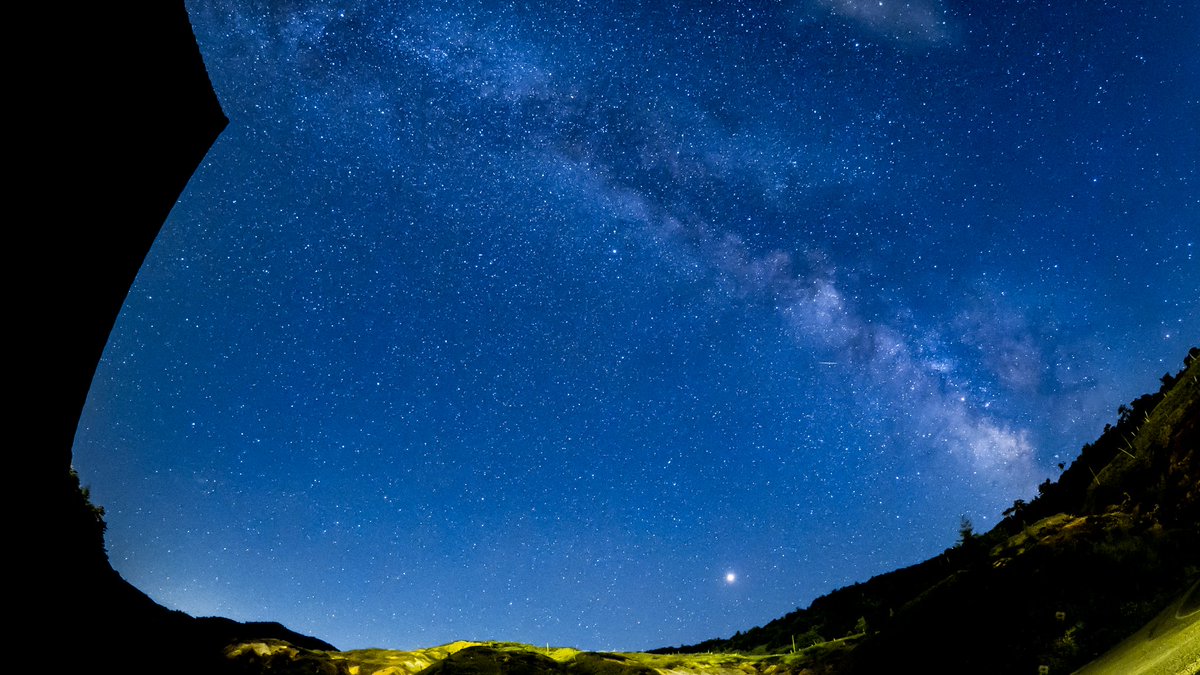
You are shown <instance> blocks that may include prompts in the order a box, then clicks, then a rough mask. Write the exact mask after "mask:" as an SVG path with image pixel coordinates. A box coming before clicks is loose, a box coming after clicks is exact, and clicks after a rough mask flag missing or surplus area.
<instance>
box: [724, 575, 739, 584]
mask: <svg viewBox="0 0 1200 675" xmlns="http://www.w3.org/2000/svg"><path fill="white" fill-rule="evenodd" d="M735 581H737V575H736V574H734V573H733V572H726V573H725V583H727V584H732V583H733V582H735Z"/></svg>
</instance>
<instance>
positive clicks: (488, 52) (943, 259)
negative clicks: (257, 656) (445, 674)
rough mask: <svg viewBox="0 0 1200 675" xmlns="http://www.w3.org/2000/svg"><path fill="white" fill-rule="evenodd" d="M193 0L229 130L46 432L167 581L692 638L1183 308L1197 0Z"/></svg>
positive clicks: (1122, 391)
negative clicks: (76, 423) (59, 424)
mask: <svg viewBox="0 0 1200 675" xmlns="http://www.w3.org/2000/svg"><path fill="white" fill-rule="evenodd" d="M188 4H189V7H188V8H189V12H190V14H191V16H192V21H193V24H194V26H195V30H196V34H197V38H198V41H199V44H200V47H201V51H202V52H203V54H204V56H205V60H206V63H207V66H208V69H209V72H210V76H211V78H212V81H213V85H214V88H215V89H216V91H217V93H218V96H219V97H220V99H221V103H222V106H223V107H224V109H225V111H226V113H227V115H228V116H229V118H230V120H231V124H230V126H229V127H228V129H227V130H226V131H225V132H224V133H223V135H222V136H221V138H220V139H219V140H218V141H217V143H216V145H215V146H214V147H213V149H212V151H211V152H210V153H209V155H208V157H207V159H206V160H205V162H204V164H203V165H202V166H201V168H200V169H199V170H198V171H197V173H196V175H195V177H194V178H193V180H192V182H191V184H190V185H189V187H188V189H187V191H186V192H185V194H184V196H183V198H182V199H181V201H180V203H179V204H178V205H177V206H176V208H175V210H174V211H173V213H172V214H171V216H170V218H169V219H168V221H167V223H166V225H165V226H164V228H163V231H162V234H161V235H160V237H159V239H158V241H157V242H156V243H155V245H154V248H153V250H152V251H151V254H150V256H149V258H148V260H147V262H146V265H145V267H144V268H143V269H142V271H141V274H140V276H139V278H138V280H137V282H136V283H135V285H134V287H133V289H132V291H131V294H130V297H129V299H128V301H127V302H126V305H125V308H124V310H123V312H122V314H121V317H120V319H119V321H118V324H117V326H116V329H115V330H114V333H113V335H112V337H111V340H110V343H109V346H108V349H107V351H106V352H105V355H104V359H103V361H102V362H101V365H100V369H99V372H98V373H97V376H96V379H95V382H94V384H93V388H92V392H91V395H90V398H89V401H88V406H87V409H86V411H85V414H84V418H83V420H82V423H81V428H80V432H79V434H78V437H77V440H76V444H75V464H76V466H77V468H78V469H79V471H80V473H81V475H82V478H83V480H84V482H85V483H90V484H91V486H92V494H93V497H94V498H95V500H96V501H97V502H99V503H100V504H102V505H103V506H104V507H105V508H106V509H107V512H108V520H109V523H110V527H109V535H108V548H109V551H110V557H111V558H112V560H113V564H114V566H115V567H116V568H117V569H118V570H119V571H120V572H121V573H122V574H123V575H124V576H125V577H126V578H128V579H130V580H131V581H132V582H133V583H135V584H136V585H137V586H139V587H140V588H142V589H143V590H145V591H146V592H148V593H149V594H150V595H151V596H152V597H154V598H155V599H157V600H159V601H160V602H162V603H164V604H166V605H168V606H171V607H176V608H179V609H183V610H186V611H188V612H190V613H193V614H197V615H211V614H218V615H224V616H230V617H233V618H237V619H253V620H275V621H281V622H283V623H285V624H286V625H288V626H289V627H291V628H293V629H296V630H299V631H302V632H306V633H310V634H314V635H317V636H319V637H322V638H324V639H327V640H329V641H330V642H332V643H334V644H335V645H337V646H338V647H341V648H344V649H346V648H356V647H368V646H383V647H393V648H407V647H418V646H429V645H433V644H439V643H444V642H449V641H452V640H456V639H500V640H518V641H525V642H530V643H535V644H546V643H551V644H562V645H573V646H577V647H583V648H592V649H597V648H622V649H643V648H650V647H656V646H664V645H668V644H680V643H688V642H697V641H699V640H702V639H706V638H710V637H716V636H728V635H731V634H732V633H733V632H734V631H736V630H744V629H746V628H749V627H752V626H754V625H759V624H762V623H765V622H766V621H768V620H770V619H772V618H775V617H777V616H780V615H782V614H784V613H786V612H788V611H790V610H792V609H795V608H796V607H799V606H805V605H807V604H808V602H810V601H811V600H812V599H813V598H814V597H816V596H818V595H820V594H822V593H825V592H828V591H830V590H832V589H833V588H835V587H838V586H841V585H844V584H847V583H852V582H855V581H861V580H865V579H866V578H868V577H870V576H871V575H874V574H878V573H880V572H884V571H887V570H889V569H893V568H895V567H897V566H901V565H907V564H911V563H913V562H917V561H919V560H921V559H923V558H925V557H928V556H930V555H933V554H936V553H938V552H940V551H941V550H943V549H944V548H945V547H947V546H949V545H952V544H953V543H954V540H955V538H956V537H957V535H958V525H959V521H960V518H961V517H963V516H966V517H968V518H970V519H971V520H973V521H974V522H975V524H976V527H977V528H980V527H987V526H989V525H990V524H991V523H993V522H995V520H996V518H997V516H998V514H999V513H1000V511H1002V510H1003V509H1004V508H1005V507H1006V506H1008V505H1009V504H1011V503H1012V501H1013V500H1014V499H1018V498H1023V499H1028V498H1030V497H1031V496H1033V495H1034V494H1036V485H1037V484H1038V483H1040V482H1041V481H1043V480H1045V479H1046V478H1048V477H1053V476H1055V475H1057V473H1058V471H1059V469H1058V466H1057V465H1058V464H1059V463H1060V462H1069V461H1070V460H1071V459H1072V458H1073V457H1074V456H1075V454H1076V453H1077V452H1078V449H1079V447H1080V445H1081V444H1082V443H1084V442H1086V441H1089V440H1092V439H1094V438H1095V436H1096V435H1097V434H1098V432H1099V431H1100V430H1101V429H1102V428H1103V426H1104V424H1105V423H1107V422H1111V421H1112V420H1113V418H1114V417H1115V410H1116V406H1117V405H1118V404H1120V403H1123V402H1126V401H1128V400H1130V399H1132V398H1134V397H1135V396H1137V395H1140V394H1141V393H1144V392H1146V391H1149V390H1151V389H1154V388H1156V386H1157V378H1158V377H1159V376H1160V375H1162V374H1163V373H1164V372H1167V371H1172V372H1173V371H1175V370H1176V369H1177V367H1178V365H1179V363H1180V362H1181V359H1182V357H1183V355H1184V354H1185V353H1186V351H1187V348H1188V347H1189V346H1191V345H1193V344H1195V343H1196V341H1197V339H1200V265H1198V264H1197V243H1198V240H1200V172H1198V166H1197V163H1198V160H1197V158H1198V157H1200V129H1198V120H1200V63H1198V58H1200V57H1198V56H1197V53H1198V51H1200V50H1196V49H1195V47H1196V39H1195V36H1196V35H1197V34H1200V17H1198V10H1197V8H1196V7H1195V6H1194V4H1193V3H1189V2H1182V1H1180V2H1153V3H1141V4H1139V5H1137V6H1132V5H1129V3H1114V4H1109V3H1100V2H1082V1H1080V2H1048V3H1035V2H1011V1H1010V2H998V3H987V5H988V6H987V7H978V6H974V5H972V4H970V3H958V2H949V1H947V2H942V1H937V0H926V1H922V2H905V3H899V2H892V1H891V0H885V1H884V2H859V1H858V0H811V1H807V2H806V1H803V0H800V1H797V2H784V3H745V2H732V3H731V2H712V3H688V4H678V5H676V4H666V3H648V4H633V3H600V2H590V1H581V2H576V3H554V2H546V3H539V2H532V1H531V2H522V3H512V2H509V3H497V2H465V3H464V2H418V3H399V4H398V5H399V7H397V6H395V5H394V4H393V3H378V4H376V3H347V4H345V5H337V4H334V3H324V2H306V1H304V0H296V1H294V2H281V3H276V2H264V3H249V4H246V3H233V2H229V3H224V2H199V1H197V2H189V3H188Z"/></svg>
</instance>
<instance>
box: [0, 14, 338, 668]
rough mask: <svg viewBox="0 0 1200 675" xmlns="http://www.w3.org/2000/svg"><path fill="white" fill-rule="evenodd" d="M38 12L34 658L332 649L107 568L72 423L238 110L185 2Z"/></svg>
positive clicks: (212, 657)
mask: <svg viewBox="0 0 1200 675" xmlns="http://www.w3.org/2000/svg"><path fill="white" fill-rule="evenodd" d="M41 11H43V12H44V15H43V16H39V17H34V18H33V20H31V21H30V22H28V23H20V24H19V25H20V27H21V28H23V29H28V30H30V31H32V32H33V40H31V41H30V42H31V43H35V42H36V43H37V47H36V48H31V50H30V51H32V52H34V53H32V54H22V56H23V57H27V61H25V62H23V63H34V64H37V65H36V66H35V68H34V69H33V70H32V71H31V72H30V73H28V74H27V75H26V80H25V81H23V82H21V83H20V86H23V87H25V88H26V90H25V91H22V92H19V93H22V94H25V96H22V97H18V98H19V99H20V100H22V101H34V102H35V104H34V106H33V108H34V110H35V111H36V112H35V114H34V115H33V117H34V118H35V119H32V120H30V122H31V124H30V128H20V129H17V132H18V135H20V136H22V137H23V140H22V139H19V140H22V142H23V143H24V144H25V147H24V148H23V151H24V152H25V153H26V158H25V159H26V161H25V162H24V166H23V167H22V168H24V169H25V172H26V174H27V178H31V179H32V183H33V185H32V189H31V190H23V191H21V192H23V194H20V195H17V196H18V198H19V199H22V200H26V201H27V202H28V207H29V208H27V209H26V212H27V213H29V214H32V218H30V219H29V222H27V223H23V226H22V227H19V228H18V229H20V230H21V231H22V234H23V235H24V236H25V238H26V241H22V243H23V244H25V246H24V247H23V248H21V249H20V250H21V251H22V252H23V253H25V254H27V255H28V259H27V260H25V261H23V262H25V263H26V264H28V265H29V269H28V270H27V271H24V272H21V273H20V274H19V276H23V277H24V278H23V279H19V280H18V283H19V286H18V295H19V296H21V299H22V300H23V301H24V302H23V304H22V305H21V306H20V307H19V308H18V310H17V311H18V315H17V316H16V317H15V320H13V322H12V323H13V325H14V326H16V327H17V328H18V329H19V330H21V331H22V332H23V335H24V336H27V337H28V338H29V341H30V343H31V344H30V347H31V348H30V351H29V353H28V354H26V355H23V359H24V360H26V361H27V362H26V363H25V364H22V365H26V366H27V367H30V370H31V373H30V374H31V377H30V378H29V383H28V386H27V388H26V390H25V391H23V392H20V393H21V394H22V395H23V396H24V397H25V398H26V399H27V403H29V404H31V406H30V407H31V408H32V410H31V414H29V415H24V416H22V417H21V419H19V420H17V422H18V425H23V426H24V430H23V433H21V432H19V437H23V441H24V443H26V444H28V447H30V448H32V452H25V450H24V448H23V447H22V448H14V450H18V449H19V450H20V451H21V454H22V455H23V457H22V459H25V458H26V457H28V458H29V463H30V465H29V466H22V467H20V468H21V471H19V472H18V473H16V474H15V476H14V477H18V478H19V481H20V483H21V486H20V487H21V488H22V490H21V491H20V492H18V494H22V492H23V493H24V503H23V504H21V506H22V507H26V508H23V509H22V512H25V513H30V514H31V515H32V517H31V518H18V519H17V520H18V521H20V522H19V524H18V529H19V532H18V537H17V538H16V539H15V540H10V546H11V548H9V550H10V551H12V553H14V554H15V555H14V557H15V558H16V559H17V561H16V562H17V565H18V569H19V570H20V571H19V572H18V574H19V575H20V577H19V578H18V582H19V583H18V584H17V586H18V588H17V593H16V595H17V598H18V604H17V614H18V615H19V616H20V617H21V624H22V625H23V626H24V627H25V628H26V629H27V631H28V633H29V634H30V636H31V637H32V639H33V641H34V644H35V646H36V647H40V648H41V649H37V650H34V651H35V653H36V654H38V657H37V658H40V659H44V660H45V662H47V663H49V662H53V663H55V664H63V663H69V664H72V666H97V665H99V666H103V665H110V666H113V667H114V668H115V669H116V670H111V671H109V672H143V671H144V672H149V671H162V670H164V669H166V670H170V671H173V672H175V671H181V672H210V673H211V672H224V671H225V670H227V669H228V665H227V664H226V662H225V661H224V660H223V659H222V656H221V648H222V647H223V646H224V645H225V644H227V643H228V642H229V641H232V640H238V639H250V638H266V637H271V638H279V639H283V640H287V641H289V642H292V643H294V644H297V645H301V646H306V647H309V648H312V649H332V647H331V646H330V645H328V644H326V643H324V642H321V641H320V640H315V639H313V638H308V637H305V636H302V635H299V634H297V633H294V632H292V631H289V630H287V629H286V628H284V627H283V626H280V625H279V624H274V623H263V624H255V623H247V624H242V623H237V622H234V621H231V620H229V619H218V618H209V619H194V618H192V617H190V616H188V615H186V614H183V613H181V612H174V611H170V610H167V609H165V608H163V607H162V606H160V605H158V604H156V603H155V602H154V601H152V600H151V599H150V598H148V597H147V596H146V595H145V594H143V593H142V592H140V591H138V590H137V589H136V588H134V587H133V586H131V585H130V584H128V583H127V582H126V581H125V580H124V579H122V578H121V577H120V575H119V574H117V573H116V572H115V571H114V570H113V569H112V567H111V566H110V565H109V563H108V559H107V555H106V553H105V550H104V544H103V522H102V520H101V519H100V518H99V517H98V512H97V510H96V509H95V508H93V507H92V506H91V505H90V504H89V503H88V502H87V499H86V497H85V495H84V494H83V493H82V492H81V490H80V489H79V484H78V479H77V478H76V476H75V475H74V473H73V472H72V471H71V446H72V443H73V440H74V435H75V430H76V426H77V424H78V421H79V416H80V413H81V411H82V409H83V404H84V400H85V398H86V396H87V391H88V387H89V386H90V384H91V380H92V377H93V375H94V373H95V369H96V366H97V364H98V362H99V359H100V356H101V353H102V351H103V349H104V346H105V343H106V341H107V339H108V335H109V332H110V331H111V329H112V327H113V324H114V322H115V320H116V317H117V314H118V312H119V311H120V308H121V304H122V302H123V301H124V299H125V296H126V294H127V292H128V290H129V287H130V285H131V283H132V282H133V279H134V277H135V276H136V274H137V271H138V268H139V267H140V265H141V263H142V261H143V259H144V258H145V256H146V253H147V252H148V250H149V248H150V245H151V243H152V242H153V241H154V238H155V236H156V235H157V233H158V231H159V229H160V227H161V226H162V223H163V221H164V220H165V218H166V216H167V214H168V213H169V211H170V209H171V207H172V206H173V205H174V203H175V201H176V199H177V198H178V196H179V194H180V192H181V191H182V190H183V188H184V185H185V184H186V183H187V181H188V179H189V178H190V176H191V175H192V172H193V171H194V170H195V168H196V166H197V165H198V164H199V163H200V161H201V159H202V158H203V157H204V155H205V153H206V152H207V151H208V149H209V147H210V146H211V145H212V143H213V142H214V141H215V139H216V138H217V135H218V134H219V133H220V132H221V130H222V129H224V127H225V125H226V124H227V120H226V118H225V116H224V114H223V113H222V111H221V107H220V104H219V103H218V101H217V98H216V95H215V94H214V92H213V90H212V86H211V84H210V83H209V80H208V75H207V73H206V71H205V69H204V64H203V61H202V60H201V57H200V52H199V49H198V47H197V45H196V40H195V37H194V36H193V34H192V30H191V24H190V23H189V21H188V17H187V12H186V10H185V9H184V6H183V3H182V2H153V3H132V4H121V3H117V4H115V5H114V4H106V3H92V4H88V3H83V4H82V5H79V6H75V5H72V6H69V7H59V6H57V5H51V6H49V7H47V8H45V9H44V10H41ZM16 27H17V24H14V28H16ZM39 38H40V40H39ZM38 50H46V51H50V50H53V51H54V52H55V54H54V58H53V59H49V58H47V57H46V55H45V54H39V53H37V51H38ZM49 63H53V64H59V65H53V66H48V65H46V64H49ZM167 664H169V665H167ZM104 670H105V669H104V668H101V672H103V671H104Z"/></svg>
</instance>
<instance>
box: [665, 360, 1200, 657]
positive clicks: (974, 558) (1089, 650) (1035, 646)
mask: <svg viewBox="0 0 1200 675" xmlns="http://www.w3.org/2000/svg"><path fill="white" fill-rule="evenodd" d="M1198 376H1200V349H1196V348H1192V349H1191V351H1190V352H1189V353H1188V355H1187V358H1186V359H1185V361H1184V369H1183V370H1181V371H1180V372H1179V373H1178V374H1176V375H1171V374H1166V375H1164V376H1163V377H1162V386H1161V388H1160V389H1159V390H1158V391H1157V392H1156V393H1153V394H1146V395H1145V396H1141V397H1139V398H1137V399H1135V400H1134V401H1132V402H1130V403H1129V405H1123V406H1121V407H1120V408H1119V409H1118V419H1117V421H1116V424H1113V425H1108V426H1106V427H1105V429H1104V432H1103V433H1102V434H1101V436H1100V438H1098V439H1097V440H1096V441H1095V442H1094V443H1090V444H1088V445H1085V446H1084V447H1083V449H1082V451H1081V453H1080V455H1079V458H1078V459H1076V460H1075V461H1074V462H1073V463H1072V464H1071V466H1070V467H1067V468H1065V470H1064V471H1063V473H1062V475H1061V476H1059V479H1058V481H1057V482H1051V481H1049V480H1047V481H1046V482H1045V483H1043V484H1042V485H1041V486H1040V487H1039V494H1038V496H1037V497H1036V498H1035V499H1033V500H1032V501H1030V502H1029V503H1025V502H1024V501H1023V500H1017V501H1016V502H1015V503H1014V504H1013V506H1012V508H1010V509H1008V510H1007V511H1005V513H1004V515H1005V518H1004V520H1002V521H1001V522H1000V523H998V524H997V525H996V526H995V527H994V528H993V529H992V530H991V531H990V532H987V533H986V534H982V535H978V534H975V533H974V532H972V531H971V530H970V528H969V526H967V525H966V524H965V523H964V529H963V531H962V538H961V540H960V541H959V543H958V544H957V545H956V546H954V547H953V548H950V549H947V550H946V551H944V552H943V553H941V554H940V555H938V556H935V557H933V558H931V559H929V560H926V561H924V562H921V563H918V564H916V565H913V566H911V567H906V568H904V569H899V570H896V571H894V572H889V573H886V574H881V575H879V576H877V577H874V578H872V579H870V580H869V581H866V582H864V583H859V584H854V585H852V586H848V587H846V588H841V589H838V590H836V591H833V592H832V593H829V594H828V595H825V596H822V597H820V598H817V599H816V600H814V601H813V602H812V604H811V605H810V606H809V607H808V608H807V609H798V610H796V611H794V612H792V613H790V614H788V615H786V616H783V617H780V618H778V619H776V620H774V621H771V622H770V623H767V624H766V625H764V626H761V627H755V628H751V629H750V630H747V631H745V632H739V633H737V634H735V635H734V636H733V637H730V638H725V639H715V640H708V641H706V642H702V643H700V644H696V645H691V646H686V647H679V648H667V649H662V650H656V652H658V653H685V654H686V653H700V652H740V653H746V654H764V653H783V652H792V651H797V650H802V649H804V648H806V647H809V646H810V645H815V644H820V643H824V642H826V641H828V640H830V639H833V638H845V637H847V636H849V638H850V639H849V643H850V644H849V645H847V646H846V647H845V648H843V649H839V650H837V651H836V654H833V655H831V656H829V657H828V658H822V659H820V660H817V661H814V663H812V670H811V671H810V672H814V673H820V672H829V673H876V672H892V671H893V670H894V669H896V668H897V667H901V666H902V667H901V668H900V669H901V670H903V671H905V672H908V671H910V670H911V671H912V672H971V673H998V674H999V673H1036V672H1039V667H1040V666H1046V667H1047V668H1048V672H1051V673H1061V672H1071V671H1072V670H1074V669H1076V668H1078V667H1080V666H1081V665H1083V664H1085V663H1087V662H1088V661H1090V660H1091V659H1093V658H1095V657H1096V656H1098V655H1100V654H1101V653H1102V652H1104V651H1105V650H1106V649H1108V648H1110V647H1112V646H1113V645H1114V644H1116V643H1117V642H1118V641H1120V640H1121V639H1122V638H1125V637H1126V636H1128V635H1130V634H1131V633H1133V632H1134V631H1136V630H1137V629H1138V628H1139V627H1141V626H1142V625H1143V624H1145V623H1146V622H1147V621H1148V620H1150V619H1151V618H1153V617H1154V616H1155V615H1156V614H1158V613H1159V612H1160V611H1161V610H1162V609H1163V607H1165V606H1166V605H1167V604H1169V603H1170V602H1171V601H1172V600H1175V599H1176V598H1178V597H1179V596H1180V595H1181V594H1183V592H1184V591H1185V590H1187V589H1188V588H1189V587H1190V586H1192V585H1193V584H1195V583H1196V582H1197V580H1198V579H1200V557H1198V556H1197V554H1196V552H1197V551H1200V430H1198V429H1197V427H1198V425H1200V384H1198V382H1197V380H1198Z"/></svg>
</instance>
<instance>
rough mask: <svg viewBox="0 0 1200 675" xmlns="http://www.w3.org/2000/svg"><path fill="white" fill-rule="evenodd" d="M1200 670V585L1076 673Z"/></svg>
mask: <svg viewBox="0 0 1200 675" xmlns="http://www.w3.org/2000/svg"><path fill="white" fill-rule="evenodd" d="M1196 673H1200V584H1197V585H1194V586H1192V588H1191V590H1190V591H1188V592H1187V593H1186V594H1184V596H1183V597H1182V598H1180V599H1179V600H1177V601H1176V602H1174V603H1172V604H1171V606H1170V607H1168V608H1167V609H1166V610H1164V611H1163V612H1162V613H1161V614H1159V615H1158V616H1156V617H1154V620H1153V621H1151V622H1150V623H1148V624H1146V625H1145V626H1144V627H1143V628H1142V629H1141V630H1139V631H1138V632H1136V633H1134V634H1133V635H1131V636H1129V637H1128V638H1127V639H1126V640H1124V641H1122V642H1121V643H1120V644H1118V645H1117V646H1116V647H1113V648H1112V650H1111V651H1109V652H1108V653H1107V654H1105V655H1104V656H1101V657H1100V658H1099V659H1096V660H1095V661H1093V662H1091V663H1089V664H1088V665H1087V666H1084V667H1083V668H1082V669H1080V670H1079V671H1077V675H1196Z"/></svg>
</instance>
